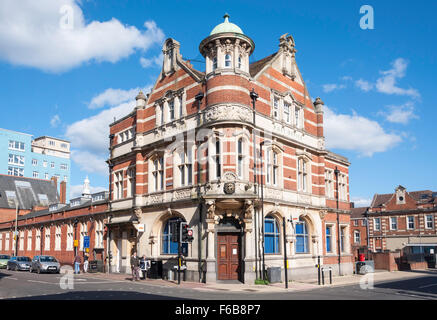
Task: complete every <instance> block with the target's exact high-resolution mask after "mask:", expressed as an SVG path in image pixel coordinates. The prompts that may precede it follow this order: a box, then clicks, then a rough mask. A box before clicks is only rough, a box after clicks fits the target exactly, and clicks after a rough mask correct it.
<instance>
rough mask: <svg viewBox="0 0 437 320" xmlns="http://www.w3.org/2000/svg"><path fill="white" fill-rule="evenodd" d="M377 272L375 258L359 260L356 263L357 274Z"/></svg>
mask: <svg viewBox="0 0 437 320" xmlns="http://www.w3.org/2000/svg"><path fill="white" fill-rule="evenodd" d="M372 272H375V263H374V261H373V260H367V261H359V262H357V263H356V273H357V274H367V273H372Z"/></svg>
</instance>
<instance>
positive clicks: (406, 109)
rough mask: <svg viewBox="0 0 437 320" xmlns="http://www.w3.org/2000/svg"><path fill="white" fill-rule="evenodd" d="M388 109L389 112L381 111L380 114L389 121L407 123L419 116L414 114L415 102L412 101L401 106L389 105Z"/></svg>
mask: <svg viewBox="0 0 437 320" xmlns="http://www.w3.org/2000/svg"><path fill="white" fill-rule="evenodd" d="M387 109H388V112H383V111H380V112H378V114H380V115H383V116H384V117H385V119H386V120H387V121H389V122H393V123H401V124H407V123H408V122H409V121H410V120H412V119H418V118H419V117H418V116H417V115H416V114H414V104H413V103H412V102H407V103H405V104H403V105H400V106H388V107H387Z"/></svg>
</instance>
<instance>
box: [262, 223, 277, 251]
mask: <svg viewBox="0 0 437 320" xmlns="http://www.w3.org/2000/svg"><path fill="white" fill-rule="evenodd" d="M264 252H265V253H266V254H277V253H279V227H278V223H277V221H276V219H275V218H273V217H272V216H267V217H266V218H265V219H264Z"/></svg>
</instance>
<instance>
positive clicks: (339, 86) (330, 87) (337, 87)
mask: <svg viewBox="0 0 437 320" xmlns="http://www.w3.org/2000/svg"><path fill="white" fill-rule="evenodd" d="M344 88H346V86H345V85H344V84H335V83H331V84H324V85H323V92H331V91H334V90H340V89H344Z"/></svg>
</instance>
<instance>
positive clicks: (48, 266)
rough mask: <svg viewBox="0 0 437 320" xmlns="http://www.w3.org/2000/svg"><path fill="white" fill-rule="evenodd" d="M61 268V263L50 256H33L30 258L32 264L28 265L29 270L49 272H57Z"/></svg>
mask: <svg viewBox="0 0 437 320" xmlns="http://www.w3.org/2000/svg"><path fill="white" fill-rule="evenodd" d="M60 269H61V264H60V263H59V262H58V260H56V258H55V257H52V256H35V257H33V259H32V264H31V266H30V269H29V271H30V272H34V271H36V272H38V273H41V272H51V273H59V272H60Z"/></svg>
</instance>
